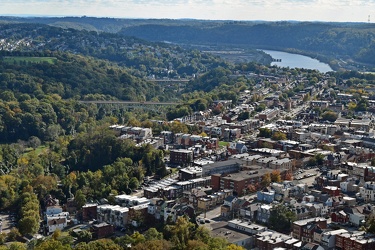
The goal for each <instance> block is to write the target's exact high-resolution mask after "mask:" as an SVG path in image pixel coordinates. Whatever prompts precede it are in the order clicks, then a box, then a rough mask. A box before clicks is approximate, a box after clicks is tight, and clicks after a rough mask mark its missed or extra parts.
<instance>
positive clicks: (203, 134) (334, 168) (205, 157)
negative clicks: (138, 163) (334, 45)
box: [45, 76, 375, 250]
mask: <svg viewBox="0 0 375 250" xmlns="http://www.w3.org/2000/svg"><path fill="white" fill-rule="evenodd" d="M258 77H259V78H260V79H268V76H258ZM303 80H304V79H303V78H300V79H298V78H297V80H296V81H303ZM328 80H329V79H325V80H323V81H322V82H320V83H318V84H316V85H315V86H317V87H316V88H315V87H312V88H310V89H307V90H305V91H302V92H301V93H298V94H297V95H295V96H292V97H291V98H289V99H288V100H286V101H285V102H284V103H283V102H280V100H279V99H278V98H273V97H272V96H274V95H277V93H274V92H273V91H272V89H270V88H259V89H258V90H256V91H254V93H259V94H263V95H264V94H265V95H266V97H265V98H264V99H263V101H261V102H254V101H252V100H253V98H252V97H253V95H255V94H253V95H250V94H249V92H247V91H245V92H244V93H243V96H242V98H241V102H240V104H239V105H238V106H233V105H232V104H231V102H230V101H227V100H218V101H216V102H214V105H220V106H221V107H225V108H223V112H222V113H220V114H218V115H214V114H213V112H212V110H213V109H215V107H211V108H210V109H209V110H207V111H205V112H200V113H197V114H195V115H194V118H193V119H192V117H181V118H178V119H175V120H174V121H172V122H178V123H183V124H185V125H186V126H196V127H198V129H199V130H198V131H199V132H198V133H196V134H188V133H173V132H172V131H162V132H161V133H160V134H158V135H157V136H154V133H153V131H152V129H151V128H143V127H129V126H124V125H118V124H113V125H111V126H110V128H109V129H111V130H114V131H115V132H116V135H117V136H118V139H119V140H123V139H125V138H126V139H131V140H134V141H135V142H136V143H138V144H140V145H141V144H142V143H147V144H149V145H151V146H153V147H154V148H158V149H163V150H165V151H166V152H168V153H167V154H166V157H165V158H164V161H165V164H166V165H167V169H168V171H169V173H170V174H169V175H167V176H166V177H165V178H159V177H158V176H153V177H148V178H145V179H144V182H143V183H141V185H140V187H139V189H137V190H133V192H132V193H131V194H118V195H114V196H113V200H112V201H111V202H109V201H108V200H106V199H102V200H100V201H92V202H90V203H87V204H85V205H83V206H82V207H81V208H80V209H78V210H76V209H73V210H72V213H71V214H69V212H63V211H67V208H68V207H65V208H64V209H63V208H62V207H61V206H59V203H58V200H55V199H53V198H52V197H48V202H46V203H47V204H49V205H48V206H47V209H46V211H45V233H46V234H51V233H53V232H54V231H55V230H56V229H61V230H63V229H64V228H66V227H68V226H69V225H68V222H69V223H70V224H72V223H73V224H83V225H85V226H84V227H81V228H78V229H75V230H76V233H77V232H78V231H81V230H83V229H88V230H90V231H91V232H92V234H93V236H95V237H96V238H98V239H99V238H105V237H110V236H111V235H114V234H115V233H116V234H117V233H119V234H121V233H122V232H126V231H129V230H139V231H142V230H143V231H144V230H146V229H147V228H149V227H151V226H152V225H154V224H156V223H161V224H163V223H167V221H169V222H170V221H172V222H173V221H176V220H177V218H179V217H181V216H186V217H187V218H190V220H193V221H194V222H195V223H196V224H197V225H201V226H204V227H206V228H208V229H209V230H210V231H211V235H212V236H213V237H224V238H226V239H227V240H228V241H229V242H230V243H233V244H237V245H239V246H242V247H244V248H246V249H264V250H268V249H374V248H375V235H374V234H372V233H371V232H368V231H367V230H365V228H366V227H367V226H368V222H369V221H371V220H373V216H374V213H375V211H374V205H373V204H374V202H375V191H374V190H375V166H373V162H372V161H371V160H372V159H373V158H374V157H375V154H374V152H373V147H374V143H373V141H375V136H374V133H373V128H374V117H373V116H372V115H371V114H370V113H366V112H361V113H358V114H357V115H356V118H355V119H354V118H352V119H347V118H344V117H345V114H344V113H345V111H346V109H345V108H343V107H344V106H345V105H346V103H348V102H349V101H350V98H351V97H350V95H345V96H343V98H342V99H341V103H337V100H333V99H329V98H327V97H326V94H327V93H326V92H327V88H325V86H326V85H327V81H328ZM272 81H274V84H280V85H282V86H284V87H285V88H288V87H290V86H292V85H293V82H292V83H289V84H288V83H287V82H286V80H285V79H279V78H277V77H272ZM331 94H332V93H331ZM307 95H308V96H310V98H306V96H307ZM337 95H340V93H337ZM311 97H314V100H312V98H311ZM319 97H321V98H323V99H324V101H322V100H319ZM259 105H263V106H265V109H264V110H263V111H260V112H257V111H255V110H258V109H257V107H258V106H259ZM330 107H331V108H330ZM338 107H341V108H338ZM324 109H329V110H330V112H333V115H334V117H335V119H334V120H332V121H328V120H321V119H320V118H319V117H320V116H319V115H318V113H319V112H318V111H319V110H321V111H322V110H324ZM244 112H247V113H248V114H249V113H253V114H254V115H253V117H251V118H246V119H240V120H238V117H241V116H242V113H244ZM325 112H327V111H325ZM154 122H161V121H154ZM151 142H152V143H151ZM71 205H72V206H73V207H74V206H76V203H75V201H74V197H72V199H71ZM73 218H74V219H73ZM284 220H285V221H284Z"/></svg>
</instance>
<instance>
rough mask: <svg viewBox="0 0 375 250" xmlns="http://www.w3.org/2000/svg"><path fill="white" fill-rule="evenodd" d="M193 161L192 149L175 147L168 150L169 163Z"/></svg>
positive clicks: (188, 162)
mask: <svg viewBox="0 0 375 250" xmlns="http://www.w3.org/2000/svg"><path fill="white" fill-rule="evenodd" d="M192 161H193V151H191V150H186V149H175V150H171V151H170V162H171V164H190V163H191V162H192Z"/></svg>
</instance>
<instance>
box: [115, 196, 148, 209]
mask: <svg viewBox="0 0 375 250" xmlns="http://www.w3.org/2000/svg"><path fill="white" fill-rule="evenodd" d="M115 201H116V203H117V204H119V205H120V206H122V207H132V206H137V205H141V204H147V203H149V202H150V200H149V199H147V198H145V197H141V198H139V197H136V196H132V195H127V194H120V195H116V196H115Z"/></svg>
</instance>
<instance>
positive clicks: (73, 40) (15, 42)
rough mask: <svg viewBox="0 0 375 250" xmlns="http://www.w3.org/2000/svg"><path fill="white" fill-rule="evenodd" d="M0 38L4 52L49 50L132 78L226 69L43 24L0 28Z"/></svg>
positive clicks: (176, 50) (165, 48)
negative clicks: (109, 65)
mask: <svg viewBox="0 0 375 250" xmlns="http://www.w3.org/2000/svg"><path fill="white" fill-rule="evenodd" d="M0 38H1V39H2V40H0V47H1V48H2V50H5V51H23V52H30V53H32V52H44V51H46V50H50V51H60V52H70V53H74V54H81V55H86V56H92V57H96V58H99V59H106V60H109V61H112V62H115V63H116V64H118V65H119V66H124V67H128V68H131V69H132V70H133V71H132V73H133V75H137V76H142V77H146V76H151V77H178V76H182V77H186V76H191V75H192V74H197V73H201V72H205V71H206V70H207V69H210V68H213V67H216V66H219V65H221V66H225V65H226V64H225V62H224V61H223V60H222V59H220V58H218V57H215V56H213V55H211V54H208V53H201V52H199V51H196V50H195V51H192V50H183V49H181V48H180V47H179V46H176V45H171V44H164V43H150V42H146V41H144V40H140V39H137V38H134V37H125V36H123V35H117V34H110V33H97V32H94V31H91V32H89V31H86V30H82V31H79V30H75V29H62V28H56V27H51V26H48V25H42V24H32V23H31V24H30V23H19V24H18V23H16V24H0Z"/></svg>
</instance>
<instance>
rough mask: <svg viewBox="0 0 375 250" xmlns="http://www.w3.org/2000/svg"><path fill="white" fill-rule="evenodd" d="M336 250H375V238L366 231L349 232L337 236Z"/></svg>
mask: <svg viewBox="0 0 375 250" xmlns="http://www.w3.org/2000/svg"><path fill="white" fill-rule="evenodd" d="M336 249H340V250H352V249H354V250H370V249H375V236H374V235H373V234H366V232H364V231H355V232H347V233H342V234H337V235H336Z"/></svg>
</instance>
